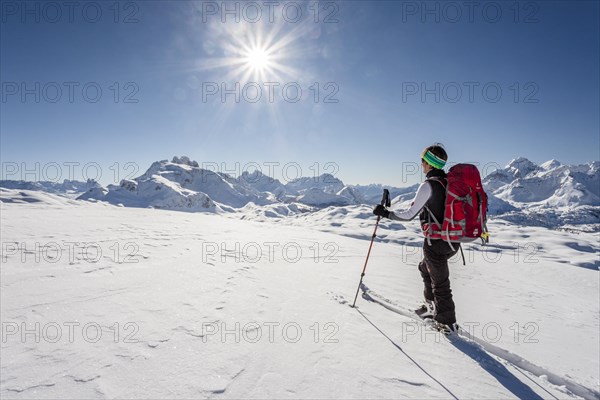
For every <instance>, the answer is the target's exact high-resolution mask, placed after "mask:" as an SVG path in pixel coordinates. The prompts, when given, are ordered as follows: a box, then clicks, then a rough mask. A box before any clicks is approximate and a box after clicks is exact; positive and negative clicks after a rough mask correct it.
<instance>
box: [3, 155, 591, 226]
mask: <svg viewBox="0 0 600 400" xmlns="http://www.w3.org/2000/svg"><path fill="white" fill-rule="evenodd" d="M599 171H600V162H598V161H594V162H590V163H587V164H583V165H563V164H561V163H560V162H558V161H556V160H550V161H548V162H545V163H543V164H541V165H537V164H535V163H533V162H531V161H529V160H527V159H526V158H522V157H521V158H517V159H515V160H512V161H511V162H510V163H509V164H508V165H507V166H506V167H505V168H503V169H499V170H497V171H495V172H493V173H491V174H490V175H488V176H486V177H485V178H484V180H483V184H484V187H485V189H486V191H487V193H488V196H489V213H490V215H492V216H495V217H498V218H502V219H506V220H509V221H511V222H514V223H519V224H524V225H537V226H547V227H562V228H573V229H577V230H592V231H600V172H599ZM0 187H3V188H8V189H18V190H36V191H46V192H50V193H54V194H60V195H65V196H67V197H77V199H79V200H88V201H105V202H108V203H111V204H115V205H122V206H125V207H153V208H159V209H168V210H178V211H192V212H193V211H223V212H227V211H239V210H242V209H244V210H253V212H257V210H260V209H261V208H262V209H263V211H264V214H265V215H268V216H272V217H282V216H288V215H293V214H298V213H306V212H311V211H315V210H318V209H322V208H325V207H330V206H351V205H361V204H367V205H373V204H376V203H378V202H379V200H380V198H381V193H382V190H383V188H384V187H383V186H382V185H376V184H373V185H346V184H344V183H343V182H342V181H341V180H340V179H338V178H336V177H334V176H332V175H330V174H323V175H320V176H318V177H314V178H308V177H303V178H299V179H296V180H293V181H290V182H288V183H286V184H283V183H281V182H280V181H279V180H277V179H274V178H271V177H269V176H266V175H264V174H262V173H261V172H259V171H255V172H252V173H249V172H244V173H243V174H242V175H241V176H239V177H233V176H231V175H228V174H225V173H220V172H214V171H210V170H206V169H202V168H200V167H199V165H198V163H197V162H196V161H192V160H190V159H189V158H188V157H174V158H173V159H172V160H171V161H168V160H162V161H157V162H154V163H153V164H152V165H151V166H150V168H149V169H148V170H147V171H146V172H145V173H144V174H143V175H141V176H139V177H137V178H135V179H131V180H123V181H121V183H120V184H119V185H108V186H107V187H102V186H100V185H99V184H98V183H96V182H94V181H88V182H77V181H65V182H63V183H53V182H23V181H0ZM417 187H418V185H413V186H410V187H405V188H396V187H386V188H388V189H389V190H390V193H391V195H392V197H393V198H394V200H393V205H392V206H393V207H404V206H408V205H409V203H410V201H411V200H412V198H413V197H414V194H415V191H416V189H417ZM265 206H268V207H265Z"/></svg>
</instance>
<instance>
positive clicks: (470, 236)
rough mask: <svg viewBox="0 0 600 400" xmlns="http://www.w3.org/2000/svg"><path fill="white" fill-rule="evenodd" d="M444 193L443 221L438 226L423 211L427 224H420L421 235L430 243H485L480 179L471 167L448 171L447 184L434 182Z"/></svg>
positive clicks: (484, 214) (484, 202)
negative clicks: (438, 184)
mask: <svg viewBox="0 0 600 400" xmlns="http://www.w3.org/2000/svg"><path fill="white" fill-rule="evenodd" d="M429 180H430V181H437V182H439V183H440V184H441V185H443V186H444V187H445V189H446V207H445V211H444V221H443V222H442V223H441V224H440V222H439V221H437V220H436V218H435V216H434V215H433V214H432V213H431V211H429V209H428V210H427V212H428V214H429V217H428V222H426V223H424V224H423V234H424V235H425V237H426V238H430V239H443V240H445V241H446V242H448V243H449V244H450V246H451V247H452V242H458V243H461V242H472V241H474V240H476V239H478V238H481V240H482V241H483V242H484V243H487V242H488V237H489V233H488V230H487V226H486V222H487V195H486V193H485V191H484V190H483V186H482V185H481V176H480V175H479V170H478V169H477V167H476V166H474V165H472V164H456V165H454V166H453V167H452V168H450V170H449V171H448V175H447V183H446V184H445V183H444V182H443V180H440V179H437V178H429Z"/></svg>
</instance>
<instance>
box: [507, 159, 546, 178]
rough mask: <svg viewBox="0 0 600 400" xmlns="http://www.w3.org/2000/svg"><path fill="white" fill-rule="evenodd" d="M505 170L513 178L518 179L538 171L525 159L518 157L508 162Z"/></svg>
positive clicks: (535, 166)
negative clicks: (510, 173)
mask: <svg viewBox="0 0 600 400" xmlns="http://www.w3.org/2000/svg"><path fill="white" fill-rule="evenodd" d="M506 169H508V170H509V171H510V172H512V174H513V176H514V177H515V178H520V177H524V176H526V175H527V174H529V173H530V172H533V171H535V170H536V169H538V166H537V165H536V164H535V163H533V162H531V161H529V160H528V159H527V158H525V157H519V158H515V159H514V160H512V161H511V162H509V163H508V165H507V166H506Z"/></svg>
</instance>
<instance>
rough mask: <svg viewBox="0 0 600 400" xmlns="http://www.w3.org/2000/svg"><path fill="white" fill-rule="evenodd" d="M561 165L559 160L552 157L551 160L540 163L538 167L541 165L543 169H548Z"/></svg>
mask: <svg viewBox="0 0 600 400" xmlns="http://www.w3.org/2000/svg"><path fill="white" fill-rule="evenodd" d="M561 165H562V164H561V163H560V161H558V160H555V159H552V160H548V161H546V162H545V163H543V164H541V165H540V167H542V168H543V169H545V170H549V169H554V168H558V167H560V166H561Z"/></svg>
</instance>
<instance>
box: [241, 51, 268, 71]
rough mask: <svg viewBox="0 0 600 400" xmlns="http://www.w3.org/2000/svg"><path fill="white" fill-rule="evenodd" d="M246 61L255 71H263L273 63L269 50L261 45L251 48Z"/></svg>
mask: <svg viewBox="0 0 600 400" xmlns="http://www.w3.org/2000/svg"><path fill="white" fill-rule="evenodd" d="M245 62H246V66H247V67H248V68H250V69H251V70H253V71H255V72H262V71H264V70H265V69H268V68H269V67H270V66H271V64H272V60H271V57H270V55H269V52H268V51H267V50H265V49H263V48H260V47H256V48H252V49H249V50H248V52H247V54H246V57H245Z"/></svg>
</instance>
